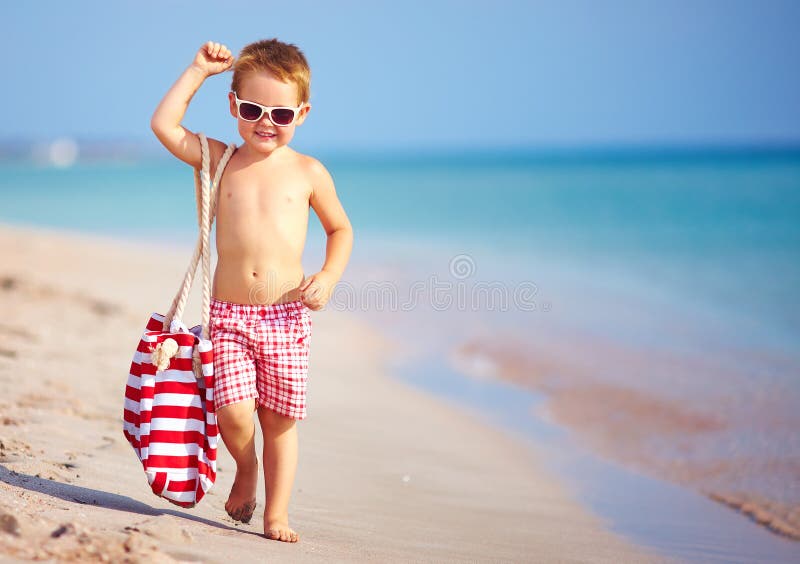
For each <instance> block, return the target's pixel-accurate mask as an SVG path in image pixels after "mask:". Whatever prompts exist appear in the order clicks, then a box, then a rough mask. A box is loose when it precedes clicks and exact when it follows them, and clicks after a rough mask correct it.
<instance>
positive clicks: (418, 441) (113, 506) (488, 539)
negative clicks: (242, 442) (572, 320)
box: [0, 225, 666, 562]
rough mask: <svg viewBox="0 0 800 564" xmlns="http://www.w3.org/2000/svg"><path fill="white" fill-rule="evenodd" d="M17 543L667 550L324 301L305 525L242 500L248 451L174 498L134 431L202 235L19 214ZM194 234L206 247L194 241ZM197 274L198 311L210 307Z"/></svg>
mask: <svg viewBox="0 0 800 564" xmlns="http://www.w3.org/2000/svg"><path fill="white" fill-rule="evenodd" d="M0 248H2V249H3V251H2V263H0V264H1V266H0V311H2V312H3V316H2V320H1V321H0V391H1V392H2V394H0V396H1V399H0V554H2V555H4V557H5V558H12V559H20V560H29V559H57V560H63V561H69V560H74V561H87V560H88V561H123V560H125V559H127V561H134V562H135V561H145V560H147V561H150V562H171V561H203V562H223V561H231V560H239V559H243V560H252V559H255V558H259V559H265V560H268V559H270V558H277V559H290V560H291V561H293V562H317V561H345V560H347V561H375V562H378V561H380V562H386V561H399V560H405V561H408V560H414V561H439V562H445V561H467V560H471V561H496V562H501V561H509V562H511V561H516V562H519V561H540V562H552V561H560V562H586V561H593V562H655V561H665V560H666V559H665V558H663V557H661V556H658V555H656V554H654V553H653V552H651V551H648V550H647V549H645V548H642V547H640V546H636V545H634V544H633V543H632V542H630V541H629V540H627V539H625V538H623V537H621V536H620V535H618V534H616V533H613V532H611V530H610V526H609V523H606V522H604V521H603V520H602V519H601V518H600V517H598V516H597V515H594V514H592V512H590V511H589V510H588V509H587V508H586V507H584V506H582V505H581V504H580V503H578V502H577V501H576V498H575V496H574V495H573V493H572V492H570V491H569V489H568V488H566V487H565V485H564V484H563V483H561V481H560V480H559V478H558V476H556V475H552V474H551V473H548V472H546V471H544V470H543V466H542V464H541V462H542V461H541V458H540V457H541V456H542V455H541V453H537V451H536V449H535V447H532V446H531V445H530V444H523V443H522V442H519V441H516V440H514V439H513V438H512V437H510V436H508V435H507V434H504V433H502V432H501V431H499V430H497V429H494V428H491V427H490V426H488V425H484V424H481V423H480V422H478V421H477V420H476V419H475V418H473V417H471V416H470V415H469V413H468V412H467V411H465V410H462V409H459V408H458V406H455V405H453V404H448V403H446V402H443V401H441V400H439V399H436V398H435V397H432V396H430V395H428V394H425V393H423V392H421V391H419V390H417V389H414V388H412V387H410V386H407V385H406V384H404V383H402V382H400V381H398V380H396V379H393V378H391V377H390V376H389V375H388V374H387V369H386V364H387V361H388V359H389V358H390V357H392V356H396V355H398V354H403V349H402V344H399V343H395V342H393V341H391V340H390V339H388V338H387V337H385V336H383V335H381V334H380V333H377V332H375V331H374V330H373V329H372V328H371V327H369V326H368V325H367V324H365V322H364V321H363V320H362V319H359V318H357V317H356V316H354V315H351V314H348V313H347V312H341V311H325V310H323V311H319V312H312V316H313V321H314V333H313V335H312V345H311V346H312V356H311V368H310V377H309V417H308V419H307V420H305V421H303V422H301V423H299V436H300V460H299V466H298V472H297V478H296V481H295V487H294V490H293V493H292V502H291V505H290V522H291V524H292V526H293V527H294V528H295V530H297V531H298V533H299V534H300V537H301V540H300V542H299V543H298V544H294V545H290V544H284V543H280V542H274V541H268V540H266V539H265V538H264V537H263V536H262V534H261V531H262V519H261V511H260V510H261V509H263V490H262V489H261V488H263V484H262V483H259V488H260V489H259V494H258V496H259V497H258V500H259V509H257V511H256V514H255V517H254V519H253V521H252V522H251V523H250V524H248V525H242V524H235V523H234V522H233V521H232V520H230V518H228V516H227V515H226V514H225V512H224V508H223V505H224V502H225V499H226V497H227V493H228V491H229V489H230V486H231V483H232V479H233V476H234V470H235V468H234V465H233V463H232V460H231V458H230V457H229V456H228V455H227V453H226V452H225V450H224V448H221V449H220V460H219V475H218V479H217V483H216V484H215V486H214V487H213V489H212V490H211V492H210V494H209V495H208V496H207V497H206V498H205V499H204V500H203V501H201V502H200V504H198V506H197V507H195V508H193V509H189V510H183V509H180V508H177V507H176V506H173V505H170V504H169V503H167V502H165V501H163V500H161V499H159V498H156V497H155V496H154V495H153V494H152V493H151V492H150V490H149V488H148V486H147V482H146V479H145V477H144V474H143V472H142V469H141V466H140V464H139V462H138V460H137V458H136V456H135V454H134V452H133V450H132V449H131V448H130V446H129V445H128V444H127V442H126V441H125V439H124V437H123V435H122V426H121V415H122V403H123V402H122V400H123V391H124V385H125V381H126V378H127V373H128V368H129V365H130V360H131V358H132V355H133V351H134V348H135V346H136V343H137V342H138V339H139V337H140V335H141V332H142V331H143V329H144V324H145V322H146V320H147V318H148V317H149V316H150V314H151V313H152V312H154V311H158V312H164V311H165V310H166V308H167V307H168V306H169V303H170V301H171V299H172V297H173V295H174V292H175V289H176V288H177V284H178V283H179V281H180V278H181V276H182V274H183V272H184V271H185V268H186V264H188V258H189V256H190V253H189V252H187V251H186V250H184V249H183V248H182V247H179V246H176V247H175V248H167V249H166V250H165V249H164V248H161V247H158V246H156V245H154V244H152V243H136V242H124V241H121V240H114V239H111V238H103V237H100V236H96V235H88V234H79V233H75V232H67V231H59V230H55V229H44V228H37V229H32V228H28V227H20V226H10V225H3V226H2V227H0ZM186 249H189V247H186ZM197 290H198V288H197V287H195V288H194V289H193V292H192V295H191V298H190V301H189V305H188V306H187V310H186V311H187V320H186V322H187V324H189V325H193V324H194V323H195V322H196V321H197V320H199V313H200V310H199V303H200V302H199V291H197Z"/></svg>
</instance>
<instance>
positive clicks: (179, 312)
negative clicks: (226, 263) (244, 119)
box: [163, 133, 236, 339]
mask: <svg viewBox="0 0 800 564" xmlns="http://www.w3.org/2000/svg"><path fill="white" fill-rule="evenodd" d="M197 136H198V137H199V138H200V149H201V153H202V158H201V169H200V170H199V171H198V170H197V169H195V188H196V189H197V191H199V192H200V196H201V197H200V204H199V205H200V210H199V211H200V218H199V224H200V225H199V226H200V234H199V235H198V238H197V245H196V247H195V250H194V254H193V255H192V259H191V261H189V268H188V269H187V270H186V274H184V276H183V284H182V285H181V287H180V288H179V290H178V293H177V294H176V295H175V299H173V300H172V305H171V306H170V308H169V311H168V312H167V315H166V316H165V317H164V325H163V330H164V331H169V330H170V329H171V326H172V321H173V320H178V321H180V320H181V318H182V317H183V311H184V308H185V307H186V301H187V300H188V298H189V290H191V288H192V282H194V276H195V273H196V271H197V263H198V262H199V261H200V257H201V255H202V259H203V304H202V321H201V323H202V338H203V339H208V335H209V320H210V317H211V243H210V240H209V239H210V233H211V226H212V225H213V224H214V217H215V216H216V211H217V201H218V199H219V198H218V194H219V181H220V179H221V178H222V172H223V171H224V170H225V166H226V165H227V164H228V160H229V159H230V157H231V155H232V154H233V151H234V150H235V149H236V145H235V144H233V143H230V144H229V145H228V147H227V148H226V149H225V153H224V154H223V155H222V158H221V159H220V160H219V164H218V165H217V170H216V174H215V175H214V182H213V183H211V182H210V177H211V173H210V152H209V150H208V140H207V139H206V136H205V134H203V133H198V134H197ZM198 173H199V174H198Z"/></svg>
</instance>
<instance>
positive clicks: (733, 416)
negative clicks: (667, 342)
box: [452, 332, 800, 540]
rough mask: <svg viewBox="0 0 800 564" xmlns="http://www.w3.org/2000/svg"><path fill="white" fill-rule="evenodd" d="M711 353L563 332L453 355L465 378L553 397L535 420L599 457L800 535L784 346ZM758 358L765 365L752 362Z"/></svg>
mask: <svg viewBox="0 0 800 564" xmlns="http://www.w3.org/2000/svg"><path fill="white" fill-rule="evenodd" d="M707 352H708V354H707V355H705V356H704V357H702V358H700V357H696V356H693V355H691V354H688V353H687V354H681V355H678V354H669V353H666V352H663V351H662V352H659V351H653V350H643V349H641V348H639V349H637V348H635V347H634V346H632V345H631V346H625V345H623V344H620V342H619V341H616V340H613V339H604V338H600V337H598V336H597V335H596V334H595V335H591V336H590V335H580V334H577V333H576V334H573V335H572V336H571V338H569V339H564V338H561V337H560V336H559V335H558V333H555V332H554V335H550V336H548V335H544V334H539V333H536V334H535V335H530V337H529V339H528V340H526V341H524V342H523V341H521V340H520V339H519V338H518V337H515V336H513V335H501V334H496V335H495V338H494V339H493V340H492V341H477V340H474V341H469V342H465V343H462V344H461V345H460V346H458V347H456V350H454V351H453V355H452V359H453V364H454V365H455V367H456V368H457V369H458V370H460V371H461V372H462V373H467V374H469V373H470V372H471V373H472V374H473V376H475V377H484V378H485V377H491V378H497V379H501V380H503V381H507V382H511V383H514V384H515V385H518V386H522V387H524V388H527V389H531V390H535V391H538V392H540V393H543V394H544V396H545V398H546V399H545V401H544V406H543V408H539V409H538V410H537V412H536V413H532V414H531V415H532V416H535V417H544V418H545V419H548V420H552V421H554V422H555V423H557V424H559V425H563V426H566V427H568V428H569V429H571V430H573V431H575V436H576V437H578V438H579V440H580V442H582V443H583V444H585V445H587V446H588V447H590V448H591V449H592V450H593V451H594V452H596V453H598V454H600V455H601V456H603V457H607V458H610V459H612V460H615V461H618V462H621V463H622V464H624V465H625V466H627V467H631V468H636V469H638V470H640V471H644V472H646V473H648V474H649V475H652V476H656V477H659V478H662V479H666V480H669V481H672V482H674V483H677V484H680V485H684V486H688V487H690V488H692V489H694V490H696V491H698V492H700V493H702V494H704V495H706V496H707V497H709V498H710V499H713V500H715V501H718V502H720V503H723V504H724V505H726V506H728V507H730V508H732V509H734V510H737V511H740V512H742V513H743V514H744V515H746V516H748V517H750V518H751V519H752V520H753V521H754V522H755V523H758V524H759V525H762V526H764V527H766V528H768V529H769V530H771V531H772V532H774V533H776V534H779V535H781V536H783V537H786V538H790V539H795V540H800V459H798V457H797V454H796V453H797V449H796V446H795V444H794V441H796V440H797V433H796V430H797V429H798V428H800V412H798V411H797V405H800V402H798V398H797V397H796V393H795V392H794V390H792V389H791V388H788V387H786V386H784V385H782V383H781V381H780V380H778V379H777V378H770V376H769V375H770V374H771V369H772V368H773V367H775V366H782V367H784V369H785V367H786V366H787V365H788V363H790V362H791V361H790V360H788V359H786V358H784V357H781V356H780V355H779V354H778V353H777V352H775V351H773V352H772V353H771V355H767V354H766V353H764V352H761V351H723V352H720V351H711V350H709V351H707ZM759 352H761V355H760V356H757V355H756V353H759ZM754 358H757V359H760V360H761V362H763V364H761V365H760V370H754V369H753V368H752V367H751V366H750V365H749V363H748V361H749V362H752V361H753V359H754ZM719 359H724V361H722V360H719ZM774 372H775V373H778V372H779V371H778V370H775V371H774Z"/></svg>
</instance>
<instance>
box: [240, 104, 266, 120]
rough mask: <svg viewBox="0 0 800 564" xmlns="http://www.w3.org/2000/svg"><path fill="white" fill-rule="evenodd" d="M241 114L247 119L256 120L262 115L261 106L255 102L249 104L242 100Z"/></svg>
mask: <svg viewBox="0 0 800 564" xmlns="http://www.w3.org/2000/svg"><path fill="white" fill-rule="evenodd" d="M239 115H240V116H242V119H246V120H249V121H256V120H257V119H258V118H260V117H261V108H259V107H258V106H256V105H255V104H248V103H247V102H242V103H241V104H239Z"/></svg>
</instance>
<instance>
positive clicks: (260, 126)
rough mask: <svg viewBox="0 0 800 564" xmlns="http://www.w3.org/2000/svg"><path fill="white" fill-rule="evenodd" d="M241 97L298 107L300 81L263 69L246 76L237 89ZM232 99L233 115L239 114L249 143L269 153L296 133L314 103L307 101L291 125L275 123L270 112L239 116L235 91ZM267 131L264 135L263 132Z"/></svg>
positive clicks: (230, 97) (238, 120) (244, 137)
mask: <svg viewBox="0 0 800 564" xmlns="http://www.w3.org/2000/svg"><path fill="white" fill-rule="evenodd" d="M236 95H237V96H238V97H239V100H247V101H249V102H255V103H256V104H261V105H262V106H287V107H291V108H296V107H297V106H298V105H299V103H298V101H297V85H296V84H295V83H293V82H288V83H287V82H281V81H280V80H278V79H277V78H275V77H274V76H273V75H272V74H270V73H268V72H266V71H261V72H254V73H248V74H247V75H245V76H244V77H242V81H241V84H240V86H239V91H237V92H236ZM228 99H229V100H230V110H231V115H232V116H233V117H235V118H236V120H237V122H238V126H239V134H240V135H241V136H242V139H243V140H244V142H245V143H246V144H248V145H249V146H250V147H252V148H253V149H254V150H256V151H258V152H259V153H262V154H265V155H268V154H270V153H272V151H274V150H275V149H277V148H278V147H282V146H283V145H286V144H288V143H289V141H291V140H292V137H294V130H295V127H297V126H298V125H300V124H301V123H303V121H305V119H306V114H308V111H309V109H311V106H310V105H309V104H304V105H303V107H302V108H301V110H300V112H299V114H298V115H297V116H296V118H295V121H294V123H292V124H291V125H287V126H277V125H275V124H273V123H272V122H271V121H270V119H269V116H268V115H267V112H264V114H263V115H262V116H261V119H259V120H258V121H247V120H243V119H242V118H240V117H239V113H238V111H237V109H236V98H235V97H234V95H233V92H229V93H228ZM262 134H264V135H262Z"/></svg>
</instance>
